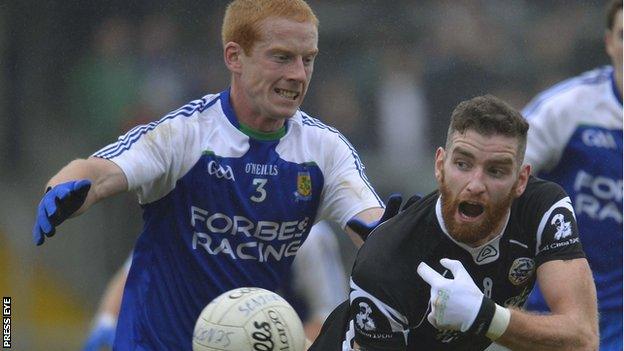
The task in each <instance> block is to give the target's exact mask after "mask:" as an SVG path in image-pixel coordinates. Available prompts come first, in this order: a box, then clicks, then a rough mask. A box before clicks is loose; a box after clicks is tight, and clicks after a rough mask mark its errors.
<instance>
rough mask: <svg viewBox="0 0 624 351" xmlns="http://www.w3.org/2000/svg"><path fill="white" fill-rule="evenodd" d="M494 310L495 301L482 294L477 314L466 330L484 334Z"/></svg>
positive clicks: (479, 334)
mask: <svg viewBox="0 0 624 351" xmlns="http://www.w3.org/2000/svg"><path fill="white" fill-rule="evenodd" d="M495 312H496V303H494V301H492V299H490V298H488V297H486V296H485V295H483V296H482V298H481V306H480V307H479V311H478V312H477V316H476V317H475V319H474V321H473V322H472V324H471V325H470V327H469V328H468V330H467V332H468V333H470V334H474V335H478V336H485V334H486V333H487V331H488V330H489V327H490V324H491V322H492V319H493V318H494V314H495Z"/></svg>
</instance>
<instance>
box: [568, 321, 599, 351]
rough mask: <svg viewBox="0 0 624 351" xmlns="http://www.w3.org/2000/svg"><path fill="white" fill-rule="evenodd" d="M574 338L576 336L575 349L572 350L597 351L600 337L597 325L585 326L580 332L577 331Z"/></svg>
mask: <svg viewBox="0 0 624 351" xmlns="http://www.w3.org/2000/svg"><path fill="white" fill-rule="evenodd" d="M588 324H589V323H588ZM596 324H597V323H596ZM576 336H577V340H576V344H577V347H575V348H574V349H575V350H579V351H581V350H583V351H584V350H588V351H594V350H598V348H599V346H600V335H599V332H598V326H597V325H596V326H593V325H587V326H586V327H584V328H581V330H579V331H578V332H577V333H576Z"/></svg>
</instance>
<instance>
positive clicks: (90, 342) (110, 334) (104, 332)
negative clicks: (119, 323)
mask: <svg viewBox="0 0 624 351" xmlns="http://www.w3.org/2000/svg"><path fill="white" fill-rule="evenodd" d="M114 341H115V323H114V321H113V323H98V324H97V325H96V326H95V328H93V330H92V331H91V334H89V337H88V338H87V341H86V342H85V345H84V347H83V348H82V351H100V350H101V349H102V348H106V350H112V349H113V342H114Z"/></svg>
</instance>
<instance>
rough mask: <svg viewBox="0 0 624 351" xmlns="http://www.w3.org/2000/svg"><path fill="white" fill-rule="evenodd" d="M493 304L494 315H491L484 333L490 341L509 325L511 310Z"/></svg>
mask: <svg viewBox="0 0 624 351" xmlns="http://www.w3.org/2000/svg"><path fill="white" fill-rule="evenodd" d="M494 305H495V307H496V310H495V311H494V316H493V317H492V321H491V322H490V326H489V328H488V330H487V332H486V333H485V336H487V337H488V338H489V339H490V340H492V341H495V340H496V339H498V338H500V337H501V335H503V333H505V331H506V330H507V327H508V326H509V321H510V320H511V310H509V309H508V308H505V307H503V306H500V305H498V304H494Z"/></svg>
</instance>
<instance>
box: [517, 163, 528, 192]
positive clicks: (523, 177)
mask: <svg viewBox="0 0 624 351" xmlns="http://www.w3.org/2000/svg"><path fill="white" fill-rule="evenodd" d="M530 175H531V165H529V164H524V165H522V166H521V167H520V173H518V184H517V185H516V197H520V195H522V193H524V190H525V189H526V186H527V183H528V182H529V176H530Z"/></svg>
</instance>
